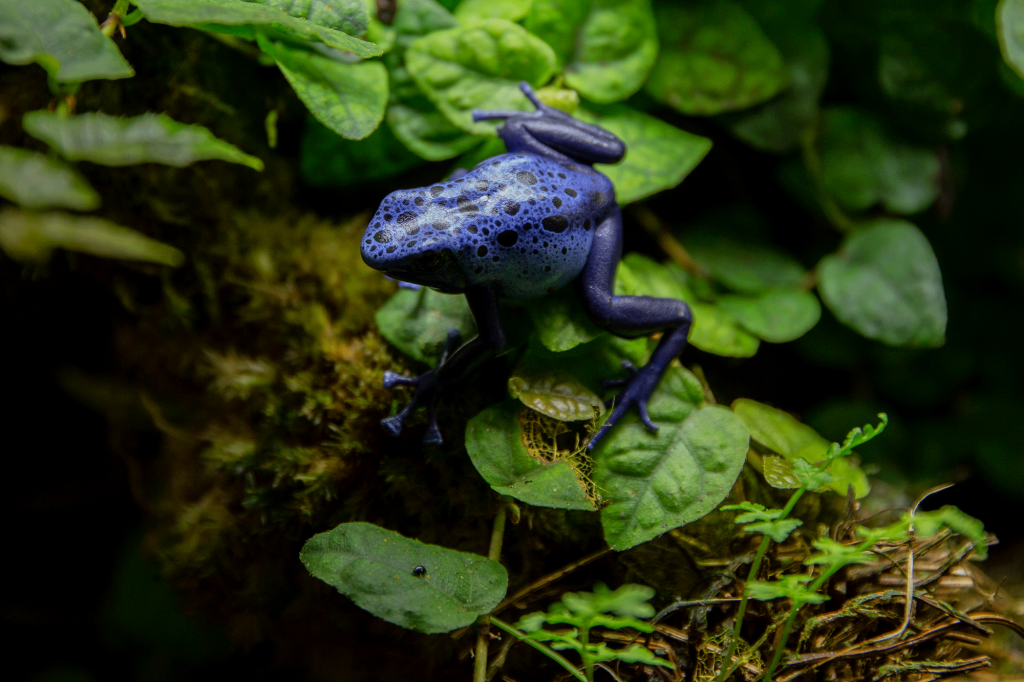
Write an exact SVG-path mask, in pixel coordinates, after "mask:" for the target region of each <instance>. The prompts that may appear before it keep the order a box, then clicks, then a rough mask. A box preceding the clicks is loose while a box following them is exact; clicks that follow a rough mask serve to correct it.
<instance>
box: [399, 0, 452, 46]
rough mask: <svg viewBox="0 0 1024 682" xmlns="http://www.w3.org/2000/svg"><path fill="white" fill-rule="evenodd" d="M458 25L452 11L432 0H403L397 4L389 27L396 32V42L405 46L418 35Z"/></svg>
mask: <svg viewBox="0 0 1024 682" xmlns="http://www.w3.org/2000/svg"><path fill="white" fill-rule="evenodd" d="M458 25H459V22H458V20H457V19H456V18H455V17H453V16H452V13H451V12H449V11H448V10H447V9H445V8H444V7H443V6H441V5H439V4H438V3H436V2H434V0H405V1H404V2H402V3H401V4H399V5H398V9H397V11H396V12H395V20H394V22H392V24H391V28H393V29H394V30H395V31H397V32H398V44H399V45H400V46H402V47H407V46H408V45H409V43H411V42H412V41H413V40H415V39H416V38H418V37H420V36H424V35H426V34H428V33H431V32H432V31H440V30H442V29H446V28H453V27H455V26H458Z"/></svg>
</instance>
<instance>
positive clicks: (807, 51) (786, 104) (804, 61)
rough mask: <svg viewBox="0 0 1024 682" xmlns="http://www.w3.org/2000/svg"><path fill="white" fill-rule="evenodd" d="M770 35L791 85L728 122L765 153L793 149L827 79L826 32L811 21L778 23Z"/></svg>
mask: <svg viewBox="0 0 1024 682" xmlns="http://www.w3.org/2000/svg"><path fill="white" fill-rule="evenodd" d="M779 24H781V30H777V31H772V32H770V34H769V35H771V37H772V38H773V39H774V40H775V43H776V45H778V47H779V49H780V51H781V52H782V56H783V58H784V59H785V62H786V70H787V71H788V72H789V82H790V87H789V89H788V90H786V91H785V92H783V93H782V94H781V95H779V96H778V97H776V98H775V99H772V100H771V101H769V102H765V103H764V104H760V105H758V106H757V107H755V108H753V109H750V110H749V111H745V112H742V113H741V114H738V115H737V116H736V117H735V118H733V119H731V120H730V121H729V128H730V130H732V133H733V135H735V136H736V137H738V138H739V139H741V140H743V141H744V142H746V143H747V144H750V145H751V146H753V147H755V148H757V149H759V150H761V151H767V152H776V153H785V152H788V151H792V150H793V149H796V147H797V146H799V144H800V136H801V135H802V134H803V133H804V131H805V130H807V129H808V127H810V125H811V124H812V123H813V122H814V119H815V116H816V114H817V112H818V100H819V99H820V98H821V93H822V91H823V90H824V89H825V83H826V81H827V80H828V63H829V49H828V41H827V40H826V39H825V34H824V33H822V31H821V29H819V28H818V27H817V26H815V25H814V24H812V23H810V22H807V23H802V22H801V23H790V22H779Z"/></svg>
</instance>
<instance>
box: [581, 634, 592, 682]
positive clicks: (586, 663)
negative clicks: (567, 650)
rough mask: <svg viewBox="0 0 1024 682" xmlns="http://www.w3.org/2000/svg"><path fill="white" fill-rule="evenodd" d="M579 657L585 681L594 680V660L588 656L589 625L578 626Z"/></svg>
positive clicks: (590, 681)
mask: <svg viewBox="0 0 1024 682" xmlns="http://www.w3.org/2000/svg"><path fill="white" fill-rule="evenodd" d="M580 644H582V645H583V648H582V649H580V657H581V658H582V659H583V673H584V674H585V675H586V676H587V682H594V662H593V661H592V660H591V658H590V626H583V627H581V628H580Z"/></svg>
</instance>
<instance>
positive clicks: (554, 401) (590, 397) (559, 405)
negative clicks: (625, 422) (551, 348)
mask: <svg viewBox="0 0 1024 682" xmlns="http://www.w3.org/2000/svg"><path fill="white" fill-rule="evenodd" d="M508 392H509V395H511V396H512V397H513V398H516V399H518V400H519V401H520V402H521V403H523V405H526V406H527V407H529V408H530V409H532V410H534V411H536V412H540V413H541V414H545V415H547V416H549V417H551V418H552V419H557V420H559V421H563V422H571V421H588V420H590V419H593V418H594V414H595V412H596V413H597V414H600V413H601V412H602V407H603V403H602V402H601V399H600V398H599V397H598V396H597V395H596V394H595V393H594V392H593V391H591V390H590V389H588V388H587V387H586V386H584V385H583V384H581V383H580V382H579V381H578V380H577V379H576V378H574V377H573V376H572V375H570V374H567V373H559V372H546V373H544V374H539V375H538V374H532V373H530V372H529V371H525V372H524V371H517V372H515V373H514V374H513V375H512V376H510V377H509V379H508Z"/></svg>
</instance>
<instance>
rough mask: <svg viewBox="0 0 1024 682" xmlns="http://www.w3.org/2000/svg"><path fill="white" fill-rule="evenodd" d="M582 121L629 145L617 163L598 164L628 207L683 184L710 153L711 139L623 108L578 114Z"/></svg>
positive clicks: (619, 199)
mask: <svg viewBox="0 0 1024 682" xmlns="http://www.w3.org/2000/svg"><path fill="white" fill-rule="evenodd" d="M576 117H577V118H578V119H580V120H581V121H585V122H587V123H593V124H595V125H599V126H601V127H602V128H604V129H605V130H607V131H608V132H610V133H612V134H613V135H616V136H617V137H618V138H619V139H621V140H622V141H623V142H625V143H626V156H625V158H624V159H623V160H622V161H620V162H619V163H617V164H614V165H606V164H595V165H594V168H595V169H596V170H599V171H600V172H602V173H604V174H605V175H606V176H608V179H609V180H611V181H612V184H613V185H615V199H616V200H617V201H618V202H619V204H621V205H626V204H629V203H632V202H634V201H637V200H638V199H643V198H644V197H648V196H650V195H652V194H656V193H657V192H660V191H662V190H665V189H671V188H673V187H675V186H676V185H678V184H679V183H680V182H682V181H683V178H685V177H686V176H687V175H689V174H690V171H692V170H693V169H694V168H696V167H697V164H699V163H700V162H701V160H703V159H704V157H705V156H706V155H707V153H708V152H709V151H711V140H709V139H708V138H706V137H700V136H699V135H694V134H693V133H688V132H686V131H685V130H680V129H679V128H676V127H675V126H672V125H669V124H668V123H665V122H664V121H661V120H659V119H656V118H654V117H653V116H648V115H647V114H644V113H641V112H639V111H636V110H635V109H631V108H629V107H627V106H624V105H617V106H613V107H608V108H606V109H603V110H602V113H600V114H595V113H593V112H590V111H586V110H584V109H580V110H579V111H577V112H576Z"/></svg>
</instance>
